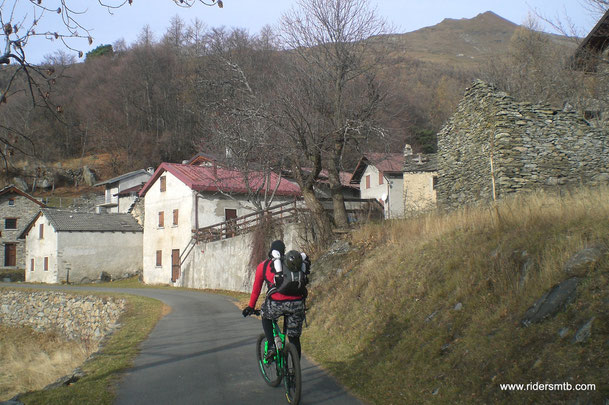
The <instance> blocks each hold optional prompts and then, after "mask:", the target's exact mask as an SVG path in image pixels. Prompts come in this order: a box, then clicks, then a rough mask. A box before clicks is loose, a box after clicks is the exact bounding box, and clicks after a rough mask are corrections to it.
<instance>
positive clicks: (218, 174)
mask: <svg viewBox="0 0 609 405" xmlns="http://www.w3.org/2000/svg"><path fill="white" fill-rule="evenodd" d="M165 171H167V172H169V173H171V174H173V175H174V176H176V177H177V178H178V179H179V180H180V181H182V182H183V183H184V184H186V185H187V186H188V187H190V188H191V189H193V190H195V191H208V192H218V191H221V192H224V193H236V194H246V193H247V192H248V190H247V186H246V183H245V179H244V174H243V173H241V172H239V171H236V170H230V169H226V168H223V167H220V166H215V167H214V166H192V165H182V164H175V163H161V165H160V166H159V167H158V168H157V169H156V171H155V172H154V175H153V176H152V178H150V180H149V181H148V182H147V183H146V184H145V185H144V187H143V188H142V190H141V191H140V193H139V195H140V196H143V195H145V194H146V192H147V191H148V189H149V188H150V186H151V185H152V184H153V183H154V182H155V181H156V180H157V179H158V178H159V177H160V175H161V174H162V173H163V172H165ZM247 176H248V179H249V180H248V181H249V185H250V189H253V190H255V189H256V188H258V187H260V186H261V185H262V184H264V180H265V176H264V173H261V172H250V173H248V174H247ZM278 181H279V187H277V191H276V192H275V194H276V195H282V196H300V194H301V193H300V187H298V185H296V184H294V183H292V182H290V181H288V180H286V179H283V178H282V179H280V178H279V176H278V175H277V174H275V173H271V175H270V178H269V182H270V184H269V188H270V189H271V190H274V189H275V186H276V185H277V182H278Z"/></svg>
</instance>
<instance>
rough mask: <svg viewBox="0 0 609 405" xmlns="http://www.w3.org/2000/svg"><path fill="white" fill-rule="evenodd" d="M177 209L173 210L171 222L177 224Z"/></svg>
mask: <svg viewBox="0 0 609 405" xmlns="http://www.w3.org/2000/svg"><path fill="white" fill-rule="evenodd" d="M178 215H179V214H178V210H173V224H174V225H177V224H178Z"/></svg>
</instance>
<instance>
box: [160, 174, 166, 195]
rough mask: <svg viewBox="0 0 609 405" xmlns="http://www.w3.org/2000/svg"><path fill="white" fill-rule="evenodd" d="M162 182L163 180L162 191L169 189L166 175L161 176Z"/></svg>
mask: <svg viewBox="0 0 609 405" xmlns="http://www.w3.org/2000/svg"><path fill="white" fill-rule="evenodd" d="M160 182H161V193H162V192H164V191H165V190H167V179H166V178H165V176H163V177H161V178H160Z"/></svg>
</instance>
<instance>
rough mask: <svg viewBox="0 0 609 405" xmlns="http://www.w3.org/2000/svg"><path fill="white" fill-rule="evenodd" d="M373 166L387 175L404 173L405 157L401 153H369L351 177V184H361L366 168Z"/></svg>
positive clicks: (363, 157)
mask: <svg viewBox="0 0 609 405" xmlns="http://www.w3.org/2000/svg"><path fill="white" fill-rule="evenodd" d="M368 165H372V166H374V167H376V168H377V169H378V170H379V171H381V172H382V173H384V174H386V175H396V174H400V175H401V174H402V173H403V172H404V155H403V154H401V153H367V154H365V155H364V156H362V158H361V159H360V160H359V162H358V163H357V167H356V168H355V170H354V171H353V175H352V176H351V180H350V182H351V184H357V183H359V181H360V179H361V177H362V175H363V174H364V172H365V171H366V167H368Z"/></svg>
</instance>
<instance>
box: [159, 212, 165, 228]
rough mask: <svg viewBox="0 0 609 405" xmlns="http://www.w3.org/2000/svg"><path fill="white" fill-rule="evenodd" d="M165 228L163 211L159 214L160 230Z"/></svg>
mask: <svg viewBox="0 0 609 405" xmlns="http://www.w3.org/2000/svg"><path fill="white" fill-rule="evenodd" d="M164 226H165V212H164V211H161V212H159V228H162V227H164Z"/></svg>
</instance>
